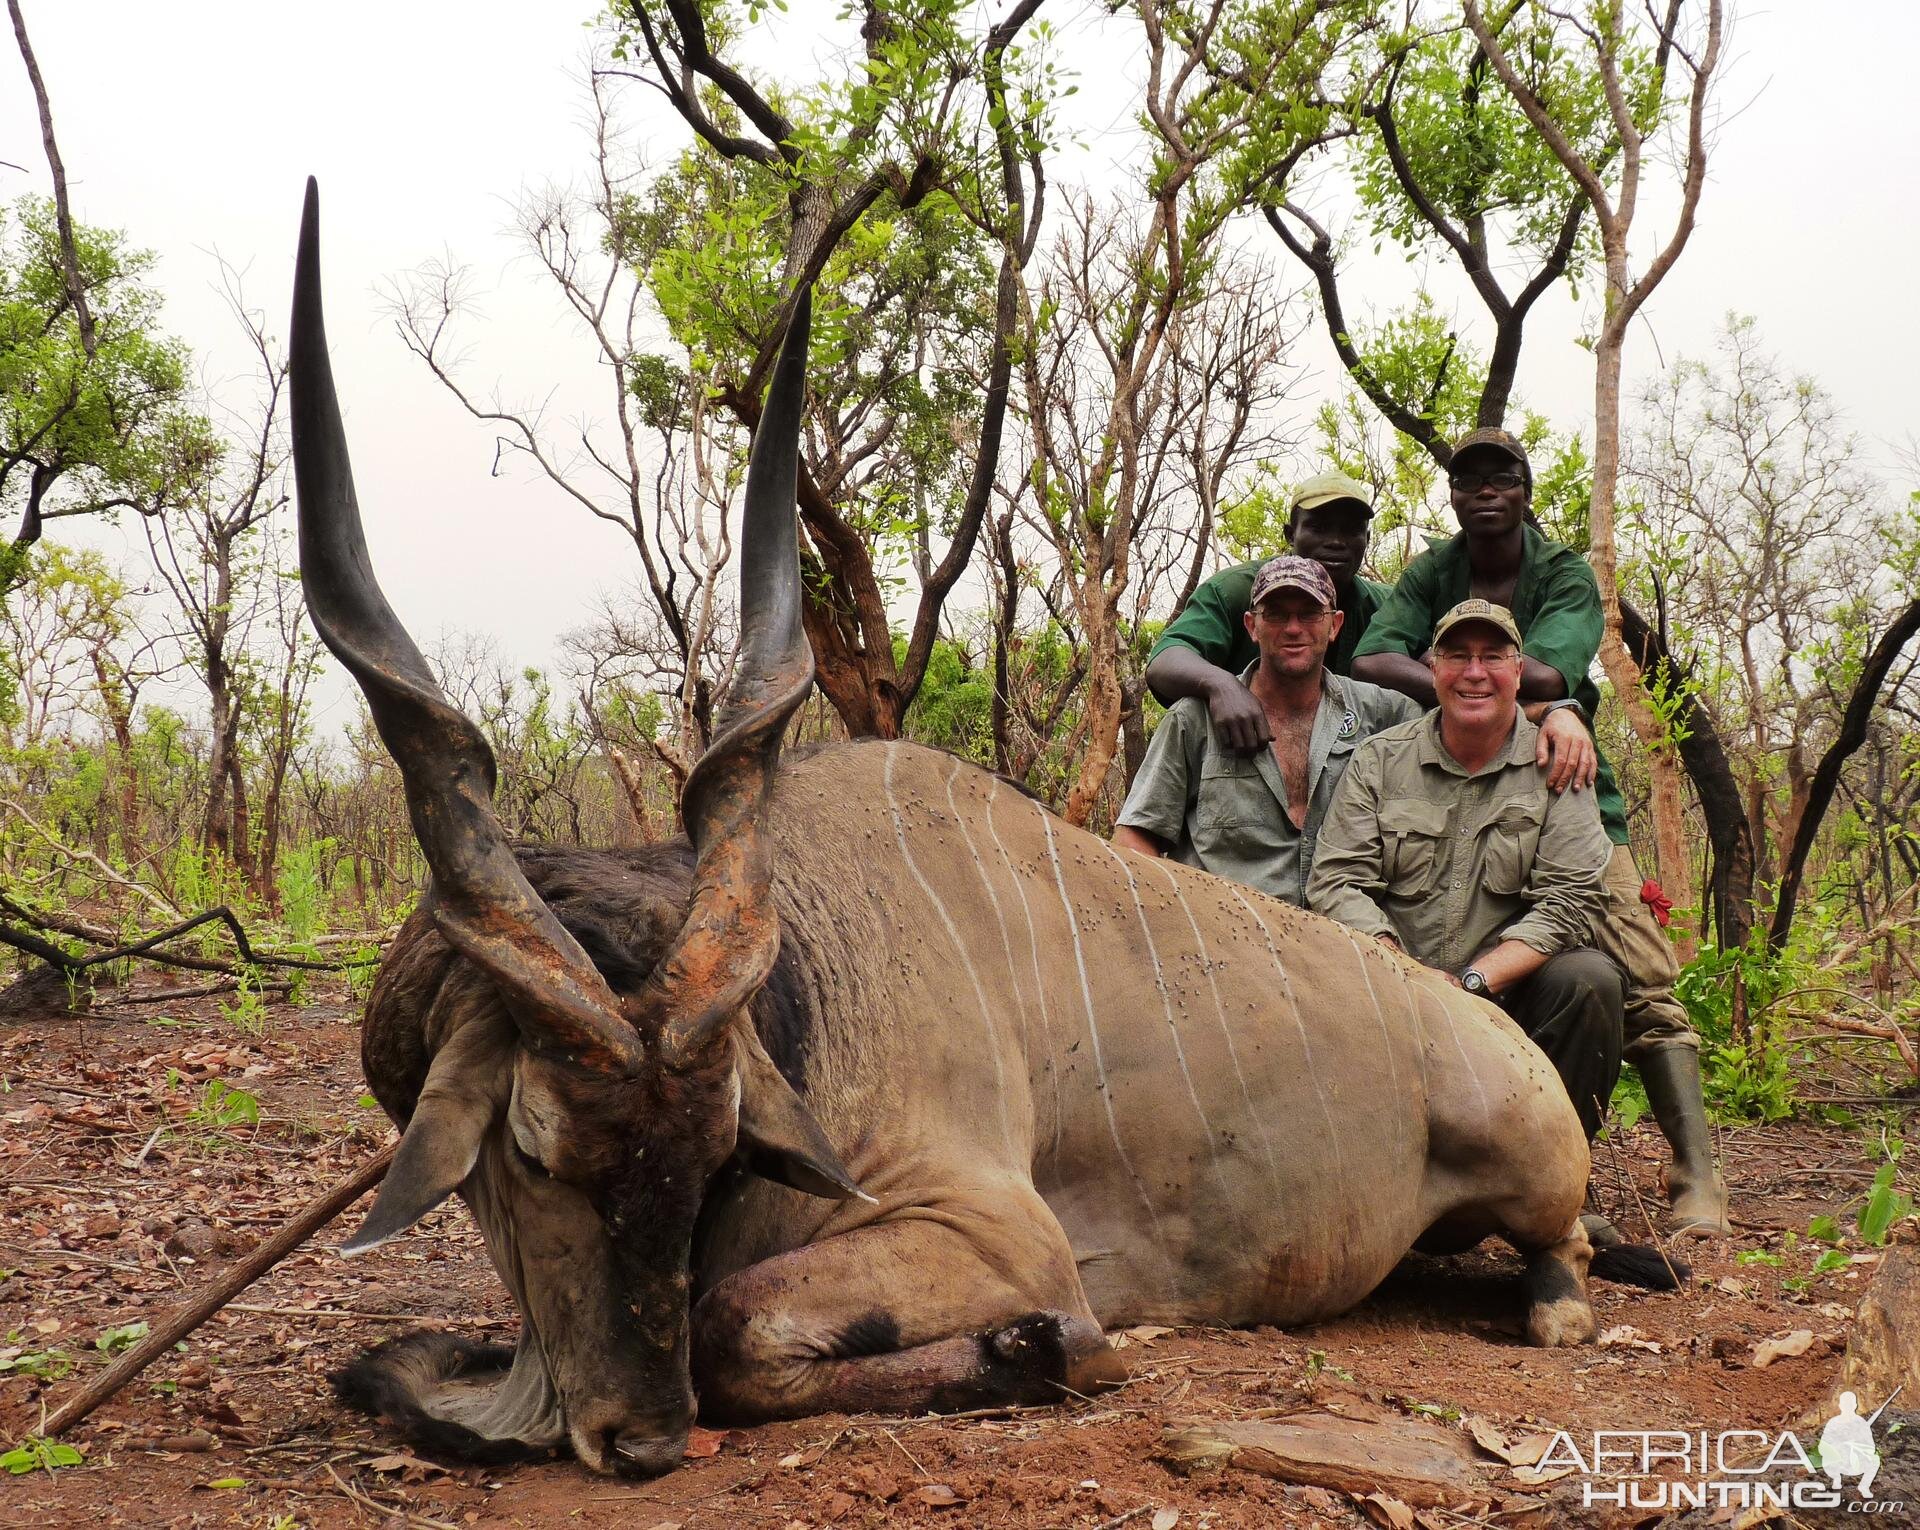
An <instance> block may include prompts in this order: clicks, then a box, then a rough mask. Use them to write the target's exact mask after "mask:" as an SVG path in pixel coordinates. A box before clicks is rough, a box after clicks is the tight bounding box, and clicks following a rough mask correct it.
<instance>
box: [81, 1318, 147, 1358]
mask: <svg viewBox="0 0 1920 1530" xmlns="http://www.w3.org/2000/svg"><path fill="white" fill-rule="evenodd" d="M152 1331H153V1330H152V1329H151V1328H150V1327H149V1326H148V1325H147V1324H146V1323H122V1324H120V1325H119V1326H118V1327H117V1328H109V1329H107V1330H106V1331H105V1332H103V1333H102V1334H101V1335H100V1337H99V1338H97V1339H95V1340H94V1341H93V1347H94V1348H95V1349H97V1350H99V1351H100V1353H101V1354H103V1355H117V1354H119V1353H120V1352H121V1351H122V1350H125V1349H132V1348H133V1346H134V1345H136V1344H138V1343H139V1342H140V1341H141V1340H142V1339H144V1338H145V1337H146V1336H147V1335H148V1334H149V1333H151V1332H152Z"/></svg>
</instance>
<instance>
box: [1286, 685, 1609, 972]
mask: <svg viewBox="0 0 1920 1530" xmlns="http://www.w3.org/2000/svg"><path fill="white" fill-rule="evenodd" d="M1539 736H1540V730H1539V729H1538V728H1536V727H1534V725H1533V724H1532V723H1530V722H1528V721H1527V720H1526V718H1525V717H1523V716H1521V715H1519V714H1518V712H1516V713H1515V716H1514V729H1513V737H1512V740H1511V741H1510V742H1509V744H1508V746H1507V748H1506V749H1505V750H1504V751H1503V752H1502V753H1501V754H1500V755H1498V756H1496V757H1495V758H1494V759H1493V760H1492V761H1491V762H1490V763H1488V764H1487V765H1484V766H1482V767H1481V768H1480V769H1479V770H1476V771H1473V772H1471V773H1469V772H1468V771H1467V770H1466V769H1465V768H1464V767H1462V766H1461V765H1460V763H1459V762H1458V761H1456V760H1455V759H1454V758H1453V756H1452V755H1450V754H1448V753H1447V750H1446V747H1445V745H1443V744H1442V743H1441V742H1440V714H1439V712H1438V711H1433V712H1429V713H1428V714H1427V715H1426V716H1425V717H1423V718H1420V719H1418V720H1417V721H1415V722H1411V723H1408V724H1406V725H1404V726H1402V727H1398V728H1390V729H1388V730H1387V731H1386V732H1385V733H1382V734H1380V735H1378V736H1377V737H1375V738H1371V739H1369V740H1367V742H1366V743H1365V744H1363V745H1361V747H1360V748H1358V749H1356V750H1355V751H1354V754H1353V760H1352V763H1351V764H1350V765H1349V766H1348V769H1347V774H1346V779H1345V780H1344V781H1342V782H1341V784H1340V791H1339V793H1338V795H1337V796H1336V797H1335V799H1334V803H1333V808H1332V810H1331V812H1329V813H1328V815H1327V820H1326V822H1325V824H1324V825H1322V827H1321V830H1320V846H1319V849H1318V851H1317V853H1316V854H1315V856H1314V861H1313V874H1312V875H1311V877H1310V878H1309V879H1308V882H1307V904H1308V906H1309V907H1310V908H1313V909H1315V910H1316V911H1318V912H1319V913H1322V914H1330V915H1332V916H1333V917H1334V918H1335V919H1338V920H1339V921H1340V922H1341V923H1342V924H1345V925H1348V926H1350V927H1352V928H1353V929H1356V930H1362V931H1365V932H1366V933H1367V934H1369V935H1392V936H1394V937H1395V938H1396V939H1397V940H1398V941H1399V942H1400V944H1401V946H1402V947H1403V948H1404V949H1405V951H1406V952H1407V954H1408V955H1409V956H1412V957H1414V958H1415V959H1416V960H1418V961H1422V962H1425V963H1426V964H1427V965H1428V966H1430V967H1438V968H1440V969H1441V970H1443V971H1446V972H1460V971H1461V970H1463V969H1464V968H1466V967H1467V966H1469V965H1471V963H1472V962H1473V960H1474V959H1475V958H1476V957H1478V956H1479V955H1481V953H1483V952H1484V951H1486V950H1487V949H1489V948H1490V947H1492V946H1495V945H1498V944H1499V943H1500V942H1501V941H1502V940H1518V941H1524V942H1525V943H1526V944H1527V945H1530V946H1532V947H1533V948H1534V950H1536V951H1540V952H1544V953H1545V954H1546V955H1548V956H1552V955H1554V954H1555V953H1556V952H1559V951H1564V950H1566V949H1568V948H1569V947H1573V946H1579V945H1584V944H1585V943H1586V942H1587V941H1588V939H1589V930H1590V929H1591V927H1592V925H1593V923H1594V922H1595V921H1596V920H1598V919H1600V918H1601V917H1603V916H1604V914H1605V912H1606V904H1607V890H1606V870H1607V861H1608V858H1609V857H1610V856H1611V854H1612V850H1613V847H1612V845H1611V843H1610V842H1609V841H1608V839H1607V833H1606V830H1605V829H1604V828H1602V827H1601V824H1600V810H1599V808H1598V806H1596V804H1595V802H1594V794H1593V793H1592V792H1564V793H1561V794H1559V795H1557V796H1556V795H1555V794H1554V793H1553V792H1551V791H1549V790H1548V789H1547V784H1546V772H1544V771H1543V770H1541V769H1540V767H1539V766H1537V765H1535V764H1534V762H1533V754H1534V749H1535V747H1536V744H1537V741H1538V739H1539Z"/></svg>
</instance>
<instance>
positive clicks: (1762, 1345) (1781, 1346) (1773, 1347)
mask: <svg viewBox="0 0 1920 1530" xmlns="http://www.w3.org/2000/svg"><path fill="white" fill-rule="evenodd" d="M1812 1344H1813V1330H1812V1329H1811V1328H1796V1329H1794V1331H1793V1332H1792V1333H1787V1334H1781V1335H1780V1336H1779V1337H1778V1338H1773V1339H1762V1340H1761V1341H1760V1342H1759V1343H1758V1344H1756V1345H1754V1346H1753V1368H1754V1369H1755V1370H1756V1371H1764V1370H1765V1369H1766V1368H1767V1367H1768V1366H1770V1365H1772V1364H1773V1362H1774V1361H1776V1360H1790V1359H1792V1358H1793V1357H1794V1356H1795V1355H1804V1354H1805V1353H1806V1352H1807V1350H1808V1349H1809V1348H1810V1347H1811V1346H1812Z"/></svg>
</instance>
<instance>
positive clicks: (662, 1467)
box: [607, 1424, 687, 1477]
mask: <svg viewBox="0 0 1920 1530" xmlns="http://www.w3.org/2000/svg"><path fill="white" fill-rule="evenodd" d="M607 1445H608V1449H607V1462H608V1464H609V1465H610V1466H612V1467H613V1469H614V1470H615V1471H617V1472H619V1473H620V1474H621V1475H622V1476H632V1477H658V1476H660V1475H661V1474H662V1473H664V1472H670V1471H672V1470H673V1469H674V1468H675V1467H676V1466H678V1465H679V1464H680V1462H681V1459H682V1458H683V1457H684V1456H685V1455H686V1450H687V1429H686V1426H685V1425H684V1424H682V1425H680V1426H678V1427H677V1428H670V1429H668V1430H667V1432H666V1433H664V1434H623V1435H619V1436H617V1437H614V1438H611V1439H609V1440H608V1441H607Z"/></svg>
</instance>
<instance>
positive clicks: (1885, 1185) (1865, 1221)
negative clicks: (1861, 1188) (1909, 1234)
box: [1856, 1158, 1914, 1248]
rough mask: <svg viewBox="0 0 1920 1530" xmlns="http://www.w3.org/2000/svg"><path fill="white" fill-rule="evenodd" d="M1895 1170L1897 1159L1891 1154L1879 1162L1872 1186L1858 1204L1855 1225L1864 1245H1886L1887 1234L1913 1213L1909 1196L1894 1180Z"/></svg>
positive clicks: (1911, 1199) (1896, 1170) (1897, 1168)
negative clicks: (1864, 1198)
mask: <svg viewBox="0 0 1920 1530" xmlns="http://www.w3.org/2000/svg"><path fill="white" fill-rule="evenodd" d="M1898 1172H1899V1162H1898V1160H1897V1159H1895V1158H1889V1159H1888V1160H1887V1161H1886V1162H1885V1163H1883V1164H1881V1165H1880V1168H1879V1172H1877V1173H1876V1174H1875V1175H1874V1176H1873V1185H1872V1188H1871V1189H1869V1190H1868V1191H1867V1199H1866V1202H1865V1204H1864V1205H1862V1206H1861V1208H1860V1215H1859V1217H1858V1218H1857V1219H1856V1226H1857V1227H1858V1229H1859V1233H1860V1241H1861V1242H1862V1243H1864V1244H1866V1245H1867V1247H1868V1248H1884V1247H1886V1243H1887V1234H1888V1233H1890V1232H1892V1231H1893V1229H1894V1227H1895V1226H1896V1225H1897V1224H1899V1223H1901V1222H1904V1221H1905V1220H1906V1219H1907V1218H1908V1217H1910V1216H1912V1215H1913V1209H1914V1203H1913V1197H1912V1196H1910V1195H1908V1194H1907V1193H1906V1192H1905V1191H1904V1190H1901V1189H1900V1188H1899V1187H1898V1186H1897V1185H1896V1184H1895V1183H1894V1176H1895V1175H1896V1174H1897V1173H1898Z"/></svg>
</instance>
